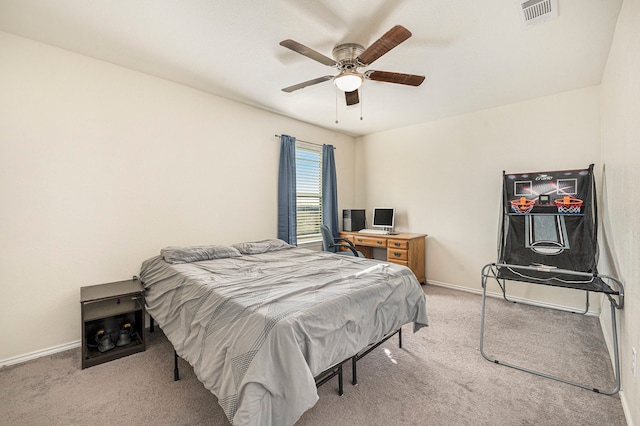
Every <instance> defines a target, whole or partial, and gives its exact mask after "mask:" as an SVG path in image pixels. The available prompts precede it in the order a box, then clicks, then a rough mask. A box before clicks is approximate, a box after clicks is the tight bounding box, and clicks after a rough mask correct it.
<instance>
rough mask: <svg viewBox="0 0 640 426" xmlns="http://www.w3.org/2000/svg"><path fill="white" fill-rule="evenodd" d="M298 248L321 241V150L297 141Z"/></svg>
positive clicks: (320, 147)
mask: <svg viewBox="0 0 640 426" xmlns="http://www.w3.org/2000/svg"><path fill="white" fill-rule="evenodd" d="M296 208H297V227H298V232H297V238H298V244H304V243H309V242H314V241H321V240H322V234H321V233H320V225H322V146H318V145H311V144H306V143H304V142H300V141H296Z"/></svg>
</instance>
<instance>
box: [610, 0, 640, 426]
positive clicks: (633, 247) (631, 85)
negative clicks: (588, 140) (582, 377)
mask: <svg viewBox="0 0 640 426" xmlns="http://www.w3.org/2000/svg"><path fill="white" fill-rule="evenodd" d="M638 23H640V2H638V1H630V0H625V2H624V4H623V6H622V10H621V11H620V16H619V18H618V24H617V27H616V32H615V36H614V39H613V43H612V46H611V52H610V53H609V60H608V61H607V67H606V70H605V73H604V77H603V80H602V163H603V165H604V167H605V179H604V180H605V181H604V187H605V188H604V189H605V190H604V191H602V192H603V195H602V199H603V200H602V203H601V205H602V208H601V211H602V213H603V214H602V217H603V222H604V230H605V233H606V236H607V238H606V243H607V250H605V251H604V252H603V253H604V256H603V257H606V261H607V265H609V268H608V269H609V270H608V272H609V273H611V274H612V275H617V276H619V277H621V278H622V279H623V281H624V283H625V285H626V306H625V308H624V309H623V310H622V311H620V312H619V318H620V333H619V334H620V354H621V372H622V392H621V400H622V402H623V406H624V407H625V411H626V414H627V419H628V420H629V425H634V424H635V425H640V404H638V401H640V371H639V372H638V375H637V376H636V377H634V376H633V374H632V373H631V368H630V366H631V349H632V348H635V349H636V351H640V309H639V308H638V302H639V301H640V219H638V217H639V216H638V214H637V212H639V211H640V191H639V190H638V182H640V168H639V167H638V164H639V163H640V83H639V81H638V79H639V77H640V51H639V45H640V25H638ZM608 312H609V311H608V310H606V313H607V315H603V319H606V318H608V315H609V314H608Z"/></svg>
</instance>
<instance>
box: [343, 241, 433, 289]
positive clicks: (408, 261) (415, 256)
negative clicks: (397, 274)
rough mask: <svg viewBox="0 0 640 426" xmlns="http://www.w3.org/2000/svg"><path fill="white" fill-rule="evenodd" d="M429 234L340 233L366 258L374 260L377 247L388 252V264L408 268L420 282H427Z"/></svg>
mask: <svg viewBox="0 0 640 426" xmlns="http://www.w3.org/2000/svg"><path fill="white" fill-rule="evenodd" d="M426 236H427V234H410V233H407V232H399V233H396V234H395V235H393V234H387V235H377V234H361V233H359V232H346V231H341V232H340V238H347V239H349V241H351V242H352V243H353V244H354V245H355V246H356V249H357V250H359V251H360V252H362V254H364V256H365V257H367V258H369V259H372V258H373V249H374V248H375V247H380V248H384V249H386V251H387V262H393V263H397V264H399V265H404V266H408V267H409V269H411V270H412V271H413V273H414V274H415V276H416V278H418V281H420V282H421V283H422V284H425V283H426V282H427V277H426V274H425V244H424V240H425V238H426Z"/></svg>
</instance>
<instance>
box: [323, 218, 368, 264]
mask: <svg viewBox="0 0 640 426" xmlns="http://www.w3.org/2000/svg"><path fill="white" fill-rule="evenodd" d="M320 230H321V231H322V249H323V250H324V251H328V252H330V253H335V254H343V255H345V256H355V257H364V255H363V254H362V253H360V252H359V251H358V250H356V247H355V246H354V245H353V243H352V242H351V241H349V240H348V239H346V238H333V234H332V233H331V230H330V229H329V227H328V226H327V225H322V226H321V227H320ZM340 241H343V242H345V243H346V244H339V242H340ZM340 247H343V248H346V249H348V250H349V251H340Z"/></svg>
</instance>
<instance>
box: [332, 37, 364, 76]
mask: <svg viewBox="0 0 640 426" xmlns="http://www.w3.org/2000/svg"><path fill="white" fill-rule="evenodd" d="M362 52H364V47H362V46H361V45H359V44H357V43H344V44H339V45H337V46H336V47H334V48H333V52H332V54H333V59H335V60H336V62H338V69H340V70H351V69H355V68H357V67H358V66H359V64H358V63H357V61H356V58H357V57H358V56H359V55H360V54H361V53H362Z"/></svg>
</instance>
